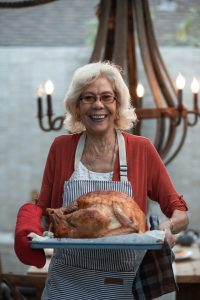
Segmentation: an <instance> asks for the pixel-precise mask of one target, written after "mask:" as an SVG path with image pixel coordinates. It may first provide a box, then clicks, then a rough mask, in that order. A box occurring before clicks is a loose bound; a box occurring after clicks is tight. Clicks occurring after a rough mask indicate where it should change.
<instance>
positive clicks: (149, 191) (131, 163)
mask: <svg viewBox="0 0 200 300" xmlns="http://www.w3.org/2000/svg"><path fill="white" fill-rule="evenodd" d="M122 133H123V135H124V138H125V144H126V154H127V162H128V179H129V181H130V182H131V184H132V188H133V195H134V199H135V201H136V202H137V203H138V204H139V206H140V207H141V209H142V210H143V211H144V213H145V214H146V213H147V197H149V198H150V199H152V200H154V201H156V202H158V203H159V205H160V208H161V210H162V212H163V213H164V214H165V215H166V216H167V217H171V215H172V212H173V211H174V210H175V209H178V210H183V211H185V210H187V209H188V208H187V205H186V203H185V201H184V199H183V197H182V196H180V195H179V194H178V193H177V192H176V190H175V188H174V186H173V184H172V182H171V180H170V178H169V175H168V172H167V169H166V167H165V166H164V164H163V162H162V160H161V159H160V156H159V155H158V153H157V151H156V149H155V148H154V146H153V145H152V143H151V142H150V141H149V140H148V139H147V138H145V137H140V136H135V135H132V134H129V133H126V132H122ZM79 137H80V134H72V135H62V136H59V137H57V138H55V140H54V142H53V143H52V145H51V148H50V150H49V154H48V157H47V162H46V166H45V170H44V175H43V180H42V186H41V191H40V195H39V199H38V205H39V206H41V207H42V208H47V207H53V208H57V207H60V206H62V194H63V188H64V182H65V181H66V180H69V178H70V176H71V174H72V173H73V171H74V156H75V149H76V146H77V143H78V140H79ZM119 180H120V178H119V154H117V156H116V161H115V166H114V174H113V181H119Z"/></svg>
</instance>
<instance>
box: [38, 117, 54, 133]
mask: <svg viewBox="0 0 200 300" xmlns="http://www.w3.org/2000/svg"><path fill="white" fill-rule="evenodd" d="M38 121H39V126H40V128H41V129H42V130H43V131H45V132H49V131H51V130H52V128H51V126H49V128H45V127H44V125H43V119H42V118H41V117H40V118H38Z"/></svg>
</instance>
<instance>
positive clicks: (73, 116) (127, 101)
mask: <svg viewBox="0 0 200 300" xmlns="http://www.w3.org/2000/svg"><path fill="white" fill-rule="evenodd" d="M121 73H122V70H121V69H120V67H118V66H116V65H114V64H112V63H110V62H95V63H89V64H87V65H84V66H83V67H80V68H78V69H77V70H76V71H75V72H74V75H73V77H72V81H71V83H70V85H69V88H68V91H67V93H66V95H65V98H64V104H65V108H66V114H65V120H64V125H65V128H67V130H69V131H70V132H71V133H76V132H80V131H83V130H85V126H84V124H83V123H82V121H81V120H80V117H79V106H78V103H79V99H80V96H81V93H82V92H83V90H84V89H85V88H86V87H87V86H88V85H90V84H91V83H93V82H94V81H95V80H97V79H98V78H100V77H103V78H106V79H107V80H109V82H110V83H111V84H112V86H113V91H114V92H115V94H116V96H117V117H116V119H115V128H116V129H122V130H128V129H130V128H132V127H134V126H135V125H136V123H137V116H136V114H135V109H134V108H133V107H132V106H131V97H130V93H129V89H128V87H127V85H126V83H125V81H124V79H123V78H122V75H121Z"/></svg>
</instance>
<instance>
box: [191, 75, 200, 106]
mask: <svg viewBox="0 0 200 300" xmlns="http://www.w3.org/2000/svg"><path fill="white" fill-rule="evenodd" d="M191 90H192V93H193V95H194V109H195V110H198V92H199V82H198V80H197V79H196V78H193V80H192V83H191Z"/></svg>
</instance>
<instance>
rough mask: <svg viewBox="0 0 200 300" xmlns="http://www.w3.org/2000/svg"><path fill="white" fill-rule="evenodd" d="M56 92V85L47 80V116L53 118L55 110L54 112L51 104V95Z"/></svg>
mask: <svg viewBox="0 0 200 300" xmlns="http://www.w3.org/2000/svg"><path fill="white" fill-rule="evenodd" d="M53 91H54V85H53V82H52V81H51V80H47V82H46V83H45V92H46V94H47V115H48V116H52V115H53V110H52V103H51V95H52V93H53Z"/></svg>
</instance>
